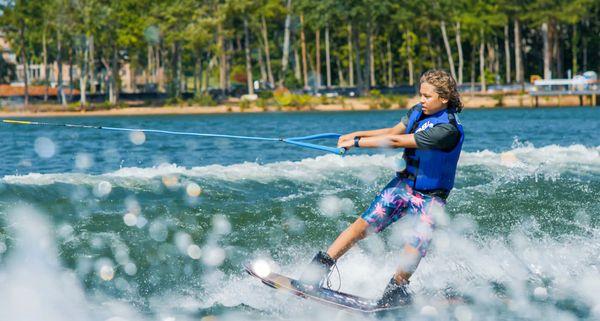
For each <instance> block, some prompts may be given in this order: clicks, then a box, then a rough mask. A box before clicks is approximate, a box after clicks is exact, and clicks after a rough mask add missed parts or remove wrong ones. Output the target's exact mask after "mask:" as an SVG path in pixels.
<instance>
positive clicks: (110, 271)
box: [96, 258, 115, 281]
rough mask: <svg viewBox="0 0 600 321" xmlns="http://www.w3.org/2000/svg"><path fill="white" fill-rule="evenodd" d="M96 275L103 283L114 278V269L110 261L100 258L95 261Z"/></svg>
mask: <svg viewBox="0 0 600 321" xmlns="http://www.w3.org/2000/svg"><path fill="white" fill-rule="evenodd" d="M96 273H97V274H98V276H99V277H100V278H101V279H102V280H104V281H110V280H112V279H113V277H114V276H115V269H114V268H113V263H112V261H111V260H110V259H107V258H100V259H98V260H97V261H96Z"/></svg>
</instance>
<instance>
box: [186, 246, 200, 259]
mask: <svg viewBox="0 0 600 321" xmlns="http://www.w3.org/2000/svg"><path fill="white" fill-rule="evenodd" d="M187 254H188V255H189V256H190V257H191V258H192V259H194V260H198V259H200V256H201V255H202V250H201V249H200V247H199V246H198V245H196V244H191V245H190V246H188V248H187Z"/></svg>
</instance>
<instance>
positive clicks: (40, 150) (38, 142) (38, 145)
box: [33, 137, 56, 158]
mask: <svg viewBox="0 0 600 321" xmlns="http://www.w3.org/2000/svg"><path fill="white" fill-rule="evenodd" d="M33 148H34V149H35V152H36V153H37V154H38V156H40V157H41V158H50V157H52V156H54V154H55V153H56V145H55V144H54V142H53V141H52V140H51V139H50V138H47V137H38V138H36V139H35V142H34V144H33Z"/></svg>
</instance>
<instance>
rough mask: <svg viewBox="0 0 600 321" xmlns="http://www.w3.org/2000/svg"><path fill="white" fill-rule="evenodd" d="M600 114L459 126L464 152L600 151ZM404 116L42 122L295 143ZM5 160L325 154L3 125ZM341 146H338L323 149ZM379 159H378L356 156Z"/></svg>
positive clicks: (109, 162) (42, 164) (551, 114)
mask: <svg viewBox="0 0 600 321" xmlns="http://www.w3.org/2000/svg"><path fill="white" fill-rule="evenodd" d="M599 113H600V111H599V109H597V108H556V109H550V108H545V109H493V110H481V109H480V110H465V111H464V112H463V113H461V114H460V119H461V120H462V121H463V122H464V123H465V124H466V125H467V126H466V135H467V138H468V139H467V140H466V142H465V144H464V150H466V151H469V152H473V151H481V150H490V151H494V152H499V151H504V150H509V149H510V148H511V147H513V146H514V145H515V143H530V144H532V145H533V146H546V145H559V146H569V145H573V144H581V145H583V146H588V147H594V146H598V145H599V144H600V137H599V135H598V134H597V133H598V131H599V130H600V121H599V120H598V118H599V116H598V114H599ZM404 114H405V111H378V112H343V113H339V112H332V113H265V114H227V115H192V116H145V117H85V118H55V119H45V118H42V119H37V120H38V121H46V122H54V123H74V124H86V125H102V126H108V127H127V128H147V129H164V130H173V131H189V132H199V133H215V134H231V135H251V136H264V137H294V136H302V135H308V134H313V133H321V132H338V133H342V134H343V133H348V132H352V131H355V130H361V129H370V128H382V127H390V126H393V125H395V124H396V123H397V122H398V121H399V119H400V118H401V117H402V116H403V115H404ZM0 135H1V136H2V137H3V142H4V143H3V144H2V146H0V153H1V154H2V155H3V158H4V160H5V164H10V166H2V167H0V175H7V174H27V173H31V172H36V173H60V172H72V171H75V170H76V169H75V168H74V165H75V163H74V161H75V155H76V154H77V153H86V154H89V155H92V156H93V163H94V165H93V166H92V167H91V168H89V169H88V170H87V172H90V173H104V172H107V171H112V170H117V169H119V168H121V167H134V166H135V167H151V166H156V165H159V164H162V163H175V164H177V165H180V166H186V167H192V166H203V165H210V164H221V165H230V164H237V163H242V162H257V163H260V164H264V163H272V162H278V161H283V160H292V161H298V160H301V159H304V158H307V157H316V156H318V155H320V154H322V153H321V152H319V151H312V150H305V149H299V148H297V147H292V146H288V145H285V144H283V143H281V145H279V146H278V145H277V144H274V143H271V142H256V141H245V140H228V139H213V138H198V137H185V136H165V135H161V134H147V135H146V137H145V138H146V140H145V143H144V144H142V145H135V144H134V143H132V142H131V140H130V136H129V133H121V132H110V131H99V130H95V129H71V128H64V127H33V126H17V125H3V126H1V127H0ZM37 137H47V138H49V139H51V140H52V141H53V142H54V144H55V145H56V149H57V152H56V153H55V155H54V156H53V157H52V158H50V159H45V160H43V161H42V160H40V159H39V157H38V156H37V155H36V153H35V150H34V143H35V139H32V138H37ZM320 143H322V144H329V145H332V146H334V145H335V141H331V140H330V141H326V140H324V141H321V142H320ZM352 153H353V154H355V153H359V154H362V153H372V151H358V152H357V151H356V150H353V151H352Z"/></svg>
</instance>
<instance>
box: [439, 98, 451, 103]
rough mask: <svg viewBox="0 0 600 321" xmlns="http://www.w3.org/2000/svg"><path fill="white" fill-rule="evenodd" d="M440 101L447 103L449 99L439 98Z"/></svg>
mask: <svg viewBox="0 0 600 321" xmlns="http://www.w3.org/2000/svg"><path fill="white" fill-rule="evenodd" d="M440 100H441V101H442V103H444V104H447V103H448V102H449V101H450V100H449V99H448V98H441V99H440Z"/></svg>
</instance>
